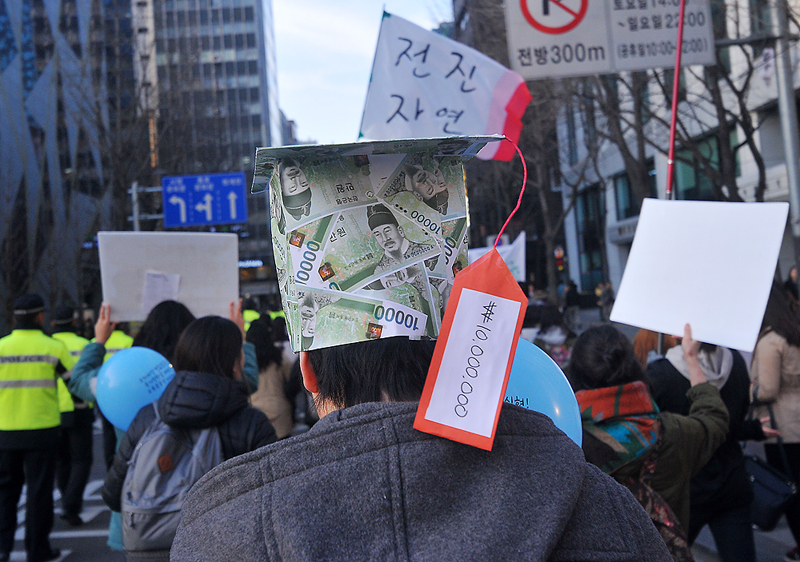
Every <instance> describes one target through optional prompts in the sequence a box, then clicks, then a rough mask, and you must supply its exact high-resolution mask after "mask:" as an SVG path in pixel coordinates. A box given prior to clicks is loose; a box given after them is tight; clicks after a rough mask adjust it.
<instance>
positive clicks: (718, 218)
mask: <svg viewBox="0 0 800 562" xmlns="http://www.w3.org/2000/svg"><path fill="white" fill-rule="evenodd" d="M788 212H789V204H788V203H721V202H706V201H659V200H656V199H645V201H644V204H643V205H642V212H641V214H640V215H639V223H638V226H637V228H636V236H635V237H634V240H633V246H632V247H631V252H630V255H629V257H628V263H627V265H626V267H625V273H624V274H623V277H622V283H621V284H620V288H619V291H618V294H617V299H616V301H615V303H614V308H613V310H612V311H611V320H613V321H614V322H621V323H624V324H630V325H632V326H638V327H641V328H647V329H650V330H654V331H657V332H664V333H667V334H673V335H683V326H684V324H686V323H687V322H688V323H690V324H691V325H692V332H693V337H694V338H695V339H696V340H699V341H704V342H707V343H713V344H717V345H723V346H725V347H731V348H735V349H741V350H744V351H752V350H753V348H754V347H755V344H756V339H757V338H758V332H759V328H760V327H761V320H762V318H763V316H764V309H765V308H766V305H767V297H768V296H769V291H770V287H771V284H772V278H773V275H774V273H775V265H776V263H777V261H778V253H779V251H780V246H781V241H782V239H783V232H784V228H785V226H786V217H787V215H788Z"/></svg>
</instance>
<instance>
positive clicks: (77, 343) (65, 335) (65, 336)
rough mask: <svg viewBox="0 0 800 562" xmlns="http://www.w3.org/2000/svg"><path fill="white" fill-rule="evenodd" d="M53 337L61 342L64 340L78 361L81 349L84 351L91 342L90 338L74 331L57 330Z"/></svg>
mask: <svg viewBox="0 0 800 562" xmlns="http://www.w3.org/2000/svg"><path fill="white" fill-rule="evenodd" d="M53 338H55V339H57V340H58V341H60V342H64V345H66V346H67V350H69V354H70V355H72V357H73V358H74V359H75V361H76V362H77V361H78V358H79V357H80V356H81V351H83V348H84V347H86V344H88V343H89V340H87V339H86V338H82V337H80V336H79V335H78V334H76V333H74V332H56V333H55V334H53Z"/></svg>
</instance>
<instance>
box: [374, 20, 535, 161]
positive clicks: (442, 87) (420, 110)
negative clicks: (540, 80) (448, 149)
mask: <svg viewBox="0 0 800 562" xmlns="http://www.w3.org/2000/svg"><path fill="white" fill-rule="evenodd" d="M520 100H521V101H520ZM529 100H530V94H529V93H528V91H527V87H526V86H525V83H524V81H523V80H522V78H521V77H520V76H519V75H517V74H516V73H514V72H512V71H510V70H509V69H507V68H505V67H504V66H503V65H501V64H500V63H498V62H497V61H495V60H493V59H491V58H489V57H487V56H486V55H484V54H483V53H481V52H479V51H476V50H475V49H471V48H470V47H468V46H466V45H464V44H462V43H459V42H457V41H453V40H452V39H450V38H448V37H445V36H443V35H439V34H437V33H433V32H431V31H428V30H426V29H423V28H421V27H419V26H417V25H414V24H413V23H411V22H409V21H407V20H404V19H403V18H400V17H397V16H394V15H392V14H388V13H384V14H383V21H382V23H381V30H380V35H379V36H378V46H377V48H376V50H375V60H374V63H373V67H372V76H371V77H370V84H369V90H368V91H367V99H366V102H365V106H364V115H363V117H362V122H361V131H360V137H364V138H371V139H404V138H418V137H446V136H453V135H464V134H484V133H504V132H506V130H505V127H506V126H507V125H508V121H509V120H511V121H514V120H517V121H518V120H519V117H520V116H521V114H522V112H524V110H525V106H527V103H528V101H529ZM515 102H518V103H519V105H520V106H521V107H518V108H516V109H515V110H514V111H517V113H514V111H511V110H510V109H509V107H510V106H514V105H515ZM511 113H514V114H513V115H511ZM512 128H513V127H512ZM517 136H518V134H517ZM511 140H512V141H516V139H515V138H512V139H511ZM489 157H490V158H491V155H490V156H489Z"/></svg>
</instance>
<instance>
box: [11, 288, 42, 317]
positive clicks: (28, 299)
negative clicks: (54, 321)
mask: <svg viewBox="0 0 800 562" xmlns="http://www.w3.org/2000/svg"><path fill="white" fill-rule="evenodd" d="M36 312H44V300H43V299H42V297H40V296H39V295H37V294H36V293H32V294H29V295H22V296H21V297H19V298H18V299H17V300H15V301H14V315H15V316H24V315H26V314H34V313H36Z"/></svg>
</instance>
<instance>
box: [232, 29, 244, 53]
mask: <svg viewBox="0 0 800 562" xmlns="http://www.w3.org/2000/svg"><path fill="white" fill-rule="evenodd" d="M234 39H235V45H236V49H237V50H238V49H244V35H242V34H241V33H237V34H236V36H235V38H234Z"/></svg>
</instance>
